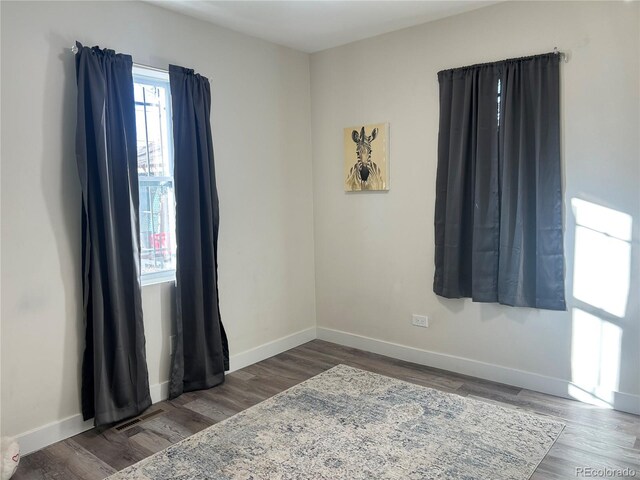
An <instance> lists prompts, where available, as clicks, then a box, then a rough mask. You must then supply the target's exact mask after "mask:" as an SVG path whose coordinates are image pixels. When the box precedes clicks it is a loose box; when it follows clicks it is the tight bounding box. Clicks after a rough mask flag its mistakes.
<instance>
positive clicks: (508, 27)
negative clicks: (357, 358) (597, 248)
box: [0, 2, 640, 435]
mask: <svg viewBox="0 0 640 480" xmlns="http://www.w3.org/2000/svg"><path fill="white" fill-rule="evenodd" d="M0 5H1V10H0V12H1V15H2V24H1V27H2V28H1V30H2V32H1V40H2V51H1V53H2V65H1V66H2V72H3V74H2V87H1V89H2V90H1V93H2V107H1V108H2V111H1V114H2V145H1V155H2V165H1V176H2V179H1V188H2V193H1V201H2V232H1V233H2V238H1V253H2V274H1V282H2V298H1V301H2V306H1V315H2V325H1V330H0V334H1V337H2V338H1V342H0V348H1V350H2V352H1V362H2V370H1V376H2V395H1V402H2V405H1V407H2V434H3V435H5V434H10V435H14V434H19V433H22V432H25V431H27V430H29V429H31V428H37V427H41V426H43V425H45V424H47V423H49V422H55V421H58V420H60V419H63V418H65V417H69V416H72V415H75V414H77V413H78V412H79V369H80V358H81V351H82V340H81V338H82V331H83V326H82V320H81V312H80V309H79V306H80V305H79V299H80V289H81V286H80V256H79V251H80V242H79V240H80V212H79V205H80V192H79V186H78V180H77V173H76V168H75V159H74V130H75V127H74V122H75V112H74V108H75V98H74V95H75V86H74V65H73V56H72V55H71V54H70V53H69V51H68V48H69V47H70V46H71V44H72V43H73V41H74V40H76V39H78V40H80V41H83V43H85V44H86V45H94V44H100V45H101V46H108V47H110V48H114V49H116V50H118V51H123V52H128V53H131V54H132V55H133V56H134V59H135V61H137V62H139V63H143V64H151V65H156V66H163V65H166V64H168V63H178V64H182V65H185V66H189V67H193V68H195V69H196V70H198V71H200V72H201V73H202V74H204V75H207V76H209V77H211V78H212V79H213V108H212V110H213V112H212V125H213V133H214V139H215V153H216V166H217V171H218V188H219V191H220V199H221V200H220V202H221V218H222V220H221V230H220V232H221V234H220V259H219V260H220V266H219V267H220V297H221V310H222V315H223V319H224V321H225V326H226V328H227V332H228V334H229V340H230V344H231V353H232V355H233V354H238V353H241V352H245V351H247V350H250V349H252V348H254V347H256V346H258V345H261V344H264V343H266V342H268V341H270V340H274V339H277V338H281V337H283V336H286V335H288V334H291V333H293V332H296V331H299V330H302V329H305V328H308V327H312V326H314V325H315V324H316V315H317V324H318V326H319V327H325V328H332V329H338V330H343V331H346V332H351V333H354V334H359V335H363V336H367V337H373V338H377V339H381V340H385V341H389V342H395V343H398V344H402V345H407V346H410V347H415V348H419V349H425V350H430V351H435V352H442V353H446V354H451V355H457V356H461V357H465V358H468V359H471V360H475V361H479V362H487V363H491V364H496V365H500V366H505V367H509V368H514V369H520V370H524V371H528V372H534V373H539V374H542V375H547V376H550V377H555V378H560V379H565V380H576V369H577V365H575V363H574V365H572V354H573V356H574V357H576V348H575V344H576V341H577V340H579V341H578V344H579V345H583V346H584V345H587V347H588V348H587V350H589V349H591V350H589V351H594V350H593V348H591V347H593V345H592V342H593V339H594V338H596V337H593V338H591V337H589V335H586V336H585V332H584V325H586V326H589V325H591V326H594V325H595V327H599V328H601V331H602V328H604V329H605V330H606V331H610V330H611V328H614V330H615V329H618V330H617V331H620V332H622V335H621V342H620V345H619V346H618V348H617V350H616V348H613V353H612V354H610V355H609V357H615V358H614V360H615V359H616V358H617V360H619V364H620V367H619V372H618V374H617V375H616V385H618V386H617V387H616V388H618V389H619V390H620V391H622V392H627V393H632V394H638V393H640V376H639V374H638V365H639V364H640V358H639V356H638V355H639V354H638V350H639V349H638V345H639V343H640V327H639V325H638V324H639V322H640V318H639V317H640V312H639V306H638V296H637V292H638V290H639V287H640V281H639V278H638V274H639V270H640V268H639V262H640V260H639V258H640V253H639V250H640V249H639V247H638V238H639V225H640V202H639V200H640V199H639V196H638V187H637V185H638V181H639V180H640V172H639V169H640V165H639V163H640V162H639V158H640V145H639V130H640V118H639V107H640V92H639V85H640V81H639V57H640V46H639V43H640V36H639V30H638V29H639V27H638V25H639V23H640V22H639V21H640V18H639V10H640V4H638V3H622V2H620V3H607V4H600V3H590V2H568V3H561V2H555V3H551V4H544V3H540V2H533V3H525V2H515V3H502V4H498V5H495V6H492V7H488V8H485V9H481V10H478V11H474V12H470V13H467V14H463V15H460V16H456V17H451V18H448V19H444V20H440V21H437V22H434V23H430V24H426V25H422V26H418V27H414V28H410V29H407V30H402V31H399V32H395V33H391V34H387V35H383V36H380V37H376V38H372V39H369V40H365V41H361V42H357V43H354V44H350V45H347V46H344V47H339V48H336V49H332V50H328V51H325V52H321V53H318V54H314V55H312V56H311V74H310V72H309V56H308V55H306V54H303V53H299V52H295V51H293V50H290V49H286V48H283V47H278V46H276V45H273V44H270V43H268V42H263V41H260V40H256V39H254V38H251V37H247V36H244V35H240V34H237V33H233V32H230V31H228V30H225V29H222V28H218V27H215V26H212V25H210V24H207V23H203V22H199V21H196V20H193V19H190V18H187V17H183V16H180V15H176V14H174V13H171V12H168V11H165V10H162V9H159V8H157V7H154V6H151V5H148V4H142V3H120V2H73V3H56V2H45V3H39V4H35V3H27V2H21V3H11V2H1V4H0ZM554 46H558V47H560V48H561V49H564V50H567V51H569V52H570V53H571V61H570V63H568V64H566V65H562V85H563V91H562V114H563V162H564V169H565V201H566V204H565V216H566V237H565V245H566V252H567V282H566V288H567V299H568V304H569V308H570V310H569V311H568V312H566V313H553V312H546V311H538V310H531V309H515V308H506V307H501V306H497V305H481V304H473V303H471V302H470V301H463V300H444V299H441V298H439V297H436V296H435V295H434V294H433V293H432V290H431V283H432V276H433V210H434V192H433V186H434V184H435V170H436V168H435V165H436V163H435V158H436V138H437V128H438V127H437V121H438V85H437V80H436V73H437V71H438V70H440V69H443V68H449V67H455V66H461V65H467V64H472V63H477V62H485V61H491V60H499V59H503V58H507V57H512V56H520V55H527V54H532V53H536V52H544V51H549V50H551V49H552V48H553V47H554ZM387 121H388V122H390V124H391V130H390V145H391V154H390V170H391V173H390V177H391V190H390V191H389V192H388V193H356V194H345V193H344V191H343V179H342V165H343V164H342V161H343V160H342V154H343V150H342V149H343V145H342V129H343V128H344V127H345V126H348V125H354V124H359V123H374V122H387ZM311 127H313V128H311ZM311 140H313V149H312V147H311V145H312V141H311ZM312 154H313V162H312V161H311V156H312ZM312 187H313V195H312ZM573 198H581V199H585V200H588V201H590V202H593V203H595V204H598V205H603V206H606V207H608V208H610V209H613V210H615V211H619V212H623V213H624V214H625V215H628V216H630V217H631V219H632V221H633V240H632V242H631V247H632V254H631V258H630V259H626V262H627V268H629V265H631V268H630V271H631V274H630V276H629V274H627V280H629V282H630V285H629V286H626V285H625V283H624V282H622V283H621V285H620V286H619V288H620V289H623V290H624V289H625V288H626V290H627V291H628V292H631V293H627V292H625V295H624V298H625V300H626V302H625V308H624V313H623V314H622V315H621V316H616V315H612V314H610V313H607V312H606V311H603V309H602V308H600V307H602V305H600V304H598V302H596V301H595V300H594V301H593V303H596V304H597V305H592V304H590V303H589V301H590V300H589V298H587V299H586V300H587V301H580V300H578V299H576V298H574V280H573V275H574V270H575V268H576V258H577V257H576V248H575V246H576V240H577V238H576V225H575V222H576V217H575V214H574V211H573V210H572V207H571V199H573ZM314 222H315V233H314ZM314 242H315V250H314ZM314 251H315V265H316V267H315V275H314ZM588 253H589V252H588ZM601 255H603V253H600V252H597V253H592V254H591V256H592V257H594V258H598V257H600V256H601ZM581 258H584V257H581ZM607 260H609V259H608V258H607ZM605 263H607V262H605ZM608 263H609V264H611V263H615V262H612V261H608ZM585 268H586V270H583V271H584V272H586V274H588V275H591V276H593V272H594V270H593V268H591V266H590V265H589V264H587V265H586V267H585ZM596 273H597V272H596ZM624 276H625V275H624V274H618V275H617V276H616V275H615V274H614V275H612V276H609V275H604V276H602V278H600V279H598V278H596V279H595V280H594V285H595V287H598V286H600V287H606V286H607V284H610V283H611V282H615V281H619V280H620V279H624ZM598 282H600V283H598ZM316 297H317V305H316V304H315V302H316ZM583 300H585V299H584V297H583ZM143 303H144V310H145V329H146V335H147V356H148V363H149V376H150V383H151V384H157V383H159V382H163V381H165V380H166V379H167V376H168V362H169V334H170V330H171V327H170V319H171V311H172V287H171V286H170V285H169V284H164V285H156V286H150V287H144V289H143ZM598 305H599V306H598ZM576 309H580V310H576ZM580 311H582V312H585V313H580ZM412 313H420V314H427V315H429V316H430V318H431V326H430V327H429V328H428V329H419V328H416V327H412V326H411V325H410V316H411V314H412ZM585 314H588V315H592V316H593V317H589V319H590V320H588V321H584V318H585V317H584V315H585ZM594 319H595V320H594ZM594 322H595V323H594ZM598 322H601V324H600V323H598ZM578 333H579V334H580V335H578ZM586 333H587V334H588V333H590V332H589V331H587V332H586ZM591 333H593V332H591ZM609 337H611V335H609ZM609 337H608V338H609ZM613 337H615V335H613ZM598 338H600V337H598ZM576 339H577V340H576ZM582 340H584V341H582ZM614 340H615V338H614ZM614 344H615V342H614ZM609 346H610V345H609ZM613 347H616V345H613ZM583 350H584V348H583ZM609 350H611V349H609ZM583 353H584V352H583ZM591 357H593V358H595V353H594V355H591ZM576 358H577V360H578V361H579V362H578V363H580V361H581V357H580V356H579V355H578V356H577V357H576ZM574 360H575V358H574ZM589 362H591V363H589ZM582 363H583V364H584V365H586V366H587V367H594V368H595V371H598V368H600V369H601V370H602V369H603V368H604V373H607V371H610V370H611V365H608V366H606V365H605V366H604V367H603V365H602V364H596V365H595V366H594V365H593V362H592V359H591V360H590V359H589V358H585V359H584V362H582ZM614 363H615V362H614ZM605 367H606V368H605ZM607 368H608V369H609V370H607ZM591 370H593V368H592V369H591ZM618 377H619V378H618ZM618 380H619V381H618ZM578 383H579V382H578Z"/></svg>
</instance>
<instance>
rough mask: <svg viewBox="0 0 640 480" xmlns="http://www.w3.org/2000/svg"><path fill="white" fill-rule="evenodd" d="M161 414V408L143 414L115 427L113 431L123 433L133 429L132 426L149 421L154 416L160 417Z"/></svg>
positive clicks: (162, 411)
mask: <svg viewBox="0 0 640 480" xmlns="http://www.w3.org/2000/svg"><path fill="white" fill-rule="evenodd" d="M161 413H164V410H163V409H161V408H159V409H157V410H154V411H153V412H149V413H145V414H144V415H140V416H139V417H136V418H132V419H131V420H127V421H126V422H124V423H121V424H120V425H117V426H115V427H114V430H115V431H116V432H123V431H125V430H127V429H129V428H131V427H133V426H134V425H139V424H141V423H143V422H144V421H145V420H149V419H150V418H151V417H155V416H156V415H160V414H161Z"/></svg>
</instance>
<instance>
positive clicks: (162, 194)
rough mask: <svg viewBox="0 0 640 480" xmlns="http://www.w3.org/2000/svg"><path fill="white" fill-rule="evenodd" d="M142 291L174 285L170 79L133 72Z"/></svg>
mask: <svg viewBox="0 0 640 480" xmlns="http://www.w3.org/2000/svg"><path fill="white" fill-rule="evenodd" d="M133 83H134V95H135V108H136V132H137V150H138V182H139V187H140V188H139V195H140V199H139V201H140V219H139V220H140V271H141V280H142V285H150V284H153V283H160V282H166V281H173V280H174V279H175V270H176V235H175V231H176V209H175V198H174V190H173V145H172V136H171V135H172V126H171V93H170V88H169V74H168V73H166V72H159V71H156V70H151V69H146V68H142V67H138V66H134V68H133Z"/></svg>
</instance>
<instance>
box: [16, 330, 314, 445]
mask: <svg viewBox="0 0 640 480" xmlns="http://www.w3.org/2000/svg"><path fill="white" fill-rule="evenodd" d="M315 338H316V328H315V327H311V328H307V329H306V330H301V331H299V332H296V333H293V334H291V335H287V336H286V337H282V338H278V339H277V340H273V341H271V342H268V343H265V344H264V345H260V346H258V347H256V348H252V349H251V350H247V351H245V352H241V353H238V354H236V355H232V356H231V358H230V359H229V364H230V365H229V366H230V370H229V372H233V371H235V370H239V369H241V368H244V367H247V366H249V365H252V364H254V363H257V362H260V361H262V360H266V359H267V358H270V357H273V356H274V355H277V354H279V353H282V352H285V351H287V350H290V349H292V348H295V347H297V346H298V345H302V344H303V343H307V342H310V341H311V340H314V339H315ZM149 388H150V393H151V401H152V402H153V403H158V402H160V401H162V400H166V399H167V398H168V397H169V382H161V383H156V384H154V385H151V386H150V387H149ZM91 428H93V419H92V420H87V421H86V422H85V421H84V420H82V415H81V414H76V415H72V416H70V417H67V418H64V419H62V420H58V421H56V422H52V423H49V424H47V425H43V426H42V427H38V428H35V429H33V430H29V431H28V432H24V433H22V434H20V435H18V436H17V440H18V443H19V444H20V453H21V455H27V454H28V453H31V452H35V451H36V450H40V449H41V448H44V447H46V446H48V445H51V444H52V443H55V442H59V441H60V440H64V439H66V438H69V437H72V436H74V435H77V434H79V433H82V432H84V431H86V430H90V429H91Z"/></svg>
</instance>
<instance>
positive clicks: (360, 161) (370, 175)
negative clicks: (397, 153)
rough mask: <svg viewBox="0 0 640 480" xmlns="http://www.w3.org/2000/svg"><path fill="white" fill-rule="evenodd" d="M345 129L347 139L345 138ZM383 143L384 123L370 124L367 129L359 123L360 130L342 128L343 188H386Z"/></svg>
mask: <svg viewBox="0 0 640 480" xmlns="http://www.w3.org/2000/svg"><path fill="white" fill-rule="evenodd" d="M349 130H351V132H350V138H347V133H348V131H349ZM367 130H368V131H369V132H370V134H369V135H367V133H366V132H367ZM380 137H382V138H380ZM374 142H375V143H374ZM386 143H387V126H386V124H382V125H379V126H377V125H376V126H373V125H372V126H371V127H370V128H367V126H363V127H362V128H360V131H358V130H357V129H345V154H346V159H345V174H346V179H345V189H346V190H347V191H362V190H388V182H387V175H386V170H387V157H386V155H387V151H386V150H387V148H386V146H387V145H386ZM354 144H355V145H354ZM349 145H350V146H349ZM354 154H355V155H354ZM354 160H355V161H354Z"/></svg>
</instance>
